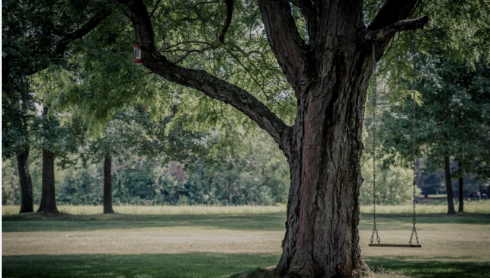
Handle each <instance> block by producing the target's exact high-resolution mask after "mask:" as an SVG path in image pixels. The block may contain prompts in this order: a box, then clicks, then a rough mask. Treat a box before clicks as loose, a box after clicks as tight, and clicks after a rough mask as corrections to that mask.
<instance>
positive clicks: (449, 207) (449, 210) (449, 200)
mask: <svg viewBox="0 0 490 278" xmlns="http://www.w3.org/2000/svg"><path fill="white" fill-rule="evenodd" d="M449 166H450V165H449V157H448V156H446V157H444V170H445V174H446V175H445V177H446V192H447V214H456V211H455V210H454V200H453V185H452V183H451V168H450V167H449Z"/></svg>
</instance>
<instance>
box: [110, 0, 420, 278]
mask: <svg viewBox="0 0 490 278" xmlns="http://www.w3.org/2000/svg"><path fill="white" fill-rule="evenodd" d="M120 2H122V3H124V4H126V6H127V7H128V8H129V10H130V12H131V21H132V23H133V26H134V29H135V31H136V40H137V42H138V44H139V45H142V49H143V58H142V59H143V61H144V66H145V67H146V68H148V69H149V70H150V71H152V72H153V73H155V74H158V75H160V76H162V77H163V78H164V79H166V80H168V81H170V82H174V83H177V84H180V85H183V86H186V87H189V88H193V89H196V90H199V91H201V92H202V93H204V94H205V95H207V96H209V97H210V98H213V99H216V100H219V101H222V102H224V103H226V104H229V105H231V106H233V107H235V108H236V109H238V110H239V111H241V112H242V113H244V114H245V115H247V116H248V117H249V118H250V119H252V120H253V121H255V122H256V123H257V124H258V125H259V126H260V127H261V128H262V129H264V130H265V131H266V132H268V133H269V134H270V135H271V136H272V137H273V138H274V140H275V141H276V143H277V144H278V145H279V147H280V148H281V150H283V152H284V154H285V155H286V157H287V159H288V163H289V167H290V173H291V187H290V193H289V201H288V209H287V222H286V235H285V238H284V240H283V243H282V247H283V254H282V257H281V259H280V262H279V264H278V266H277V268H276V272H277V273H278V274H280V275H283V276H286V275H287V276H295V275H296V276H301V277H334V276H336V277H352V276H360V275H361V271H362V270H363V269H365V268H366V266H365V263H364V260H363V258H362V256H361V250H360V244H359V232H358V222H359V204H358V196H359V187H360V184H361V176H360V164H359V160H360V157H361V154H362V148H363V147H362V136H361V135H362V132H361V130H362V123H363V118H364V103H365V98H366V92H367V87H368V81H369V78H370V76H371V74H372V72H373V64H374V63H375V60H378V59H380V58H381V57H382V56H383V53H384V51H385V48H386V47H387V46H388V44H389V42H390V41H391V39H392V38H393V36H394V35H395V34H396V33H397V32H399V31H404V30H411V29H416V28H422V27H423V26H424V24H426V23H427V22H428V17H426V16H423V17H420V18H416V19H411V20H406V19H407V18H408V17H409V16H410V15H411V14H412V12H413V10H414V8H415V6H416V4H417V2H418V1H416V0H413V1H403V2H402V1H394V0H388V1H386V2H385V3H384V4H383V5H382V7H381V8H380V9H379V11H378V13H377V15H376V16H375V17H374V20H373V21H372V22H371V24H370V25H369V26H368V27H366V26H365V25H364V20H363V2H362V1H338V2H334V1H300V0H297V1H292V4H293V5H294V8H297V9H299V10H300V11H301V15H302V16H303V17H304V20H305V22H306V29H307V34H306V36H304V37H302V36H301V35H300V32H299V31H298V28H297V26H296V22H295V18H294V17H293V14H292V9H293V7H292V5H291V4H290V3H289V2H287V1H282V0H278V1H265V0H264V1H259V2H258V4H259V9H260V13H261V15H262V20H263V23H264V27H265V32H266V34H267V40H268V42H269V45H270V47H271V49H272V52H273V53H274V55H275V57H276V59H277V62H278V64H279V66H280V68H281V69H282V71H283V73H284V75H285V77H286V79H287V81H288V83H289V84H290V85H291V87H292V88H293V90H294V94H295V96H296V99H297V107H296V109H297V116H296V120H295V123H294V125H292V126H288V125H287V124H285V123H284V122H283V121H282V120H281V119H280V118H279V117H278V116H277V115H275V114H274V113H273V112H272V111H271V109H269V108H268V107H267V106H266V105H265V104H264V103H262V102H261V101H259V100H258V99H257V98H256V97H254V96H253V95H252V94H251V93H250V92H247V91H246V90H244V89H242V88H240V87H238V86H236V85H234V84H232V83H230V82H227V81H226V80H223V79H221V78H218V77H216V76H215V75H212V74H210V73H208V72H207V71H205V70H201V69H198V70H195V69H191V68H186V67H183V66H180V65H179V64H178V63H177V62H178V61H177V60H176V59H175V60H174V59H169V57H166V56H164V55H163V54H162V52H160V51H158V50H157V43H158V41H157V38H160V37H162V36H163V37H168V35H171V34H167V36H165V34H161V35H162V36H158V37H157V36H155V32H154V27H153V20H152V17H151V16H150V13H151V14H153V12H152V11H151V10H150V12H148V9H147V7H146V6H145V3H144V2H143V1H140V0H133V1H123V0H121V1H120ZM226 4H227V13H226V18H225V20H224V22H225V23H224V25H223V28H222V30H221V32H220V34H219V36H218V38H217V39H216V41H215V42H214V43H213V44H212V45H210V46H209V47H210V48H211V47H216V46H218V45H220V44H222V43H226V41H225V36H226V32H227V30H228V27H229V26H230V22H232V16H233V10H234V7H233V1H226ZM373 45H374V48H375V49H374V52H375V54H374V56H375V57H373V54H372V53H373V49H372V48H373ZM172 60H173V61H172Z"/></svg>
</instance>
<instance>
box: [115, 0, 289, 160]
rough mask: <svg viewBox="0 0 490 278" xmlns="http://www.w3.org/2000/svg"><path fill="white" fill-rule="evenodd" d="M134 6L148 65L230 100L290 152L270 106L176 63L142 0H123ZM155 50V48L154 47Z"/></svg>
mask: <svg viewBox="0 0 490 278" xmlns="http://www.w3.org/2000/svg"><path fill="white" fill-rule="evenodd" d="M120 2H122V3H124V4H126V5H127V6H128V8H129V9H130V10H131V21H132V22H133V26H134V28H135V30H136V36H137V38H138V40H139V41H140V44H142V45H143V46H144V48H143V49H142V50H143V54H144V55H143V57H142V60H143V61H144V65H145V67H146V68H148V69H149V70H151V71H152V72H153V73H155V74H158V75H160V76H161V77H163V78H165V79H166V80H168V81H170V82H174V83H176V84H179V85H182V86H186V87H189V88H192V89H196V90H198V91H201V92H203V93H204V94H205V95H207V96H209V97H210V98H212V99H216V100H219V101H222V102H224V103H226V104H229V105H231V106H233V107H235V108H236V109H238V110H239V111H241V112H242V113H244V114H245V115H247V116H248V117H249V118H250V119H252V120H253V121H254V122H256V123H257V124H258V125H259V126H260V127H261V128H262V129H264V130H265V131H267V132H268V133H269V134H270V135H271V136H272V138H274V140H275V141H276V142H277V143H278V144H279V146H280V147H281V149H282V150H283V151H284V152H285V153H286V155H289V153H290V143H289V141H290V134H289V133H290V132H291V128H290V127H289V126H287V125H286V124H285V123H284V122H283V121H282V120H281V119H280V118H279V117H277V115H276V114H274V113H273V112H272V111H271V110H270V109H269V108H268V107H267V106H265V105H264V104H263V103H262V102H260V101H259V100H258V99H257V98H255V97H254V96H252V95H251V94H250V93H248V92H247V91H245V90H243V89H242V88H240V87H238V86H236V85H233V84H230V83H228V82H226V81H225V80H222V79H219V78H217V77H215V76H213V75H212V74H210V73H208V72H206V71H204V70H192V69H188V68H184V67H181V66H179V65H177V64H176V63H173V62H171V61H169V60H167V58H166V57H165V56H163V55H162V54H161V53H159V52H158V51H156V50H155V44H154V41H153V38H154V35H153V27H152V25H151V21H150V19H149V15H148V12H147V11H146V7H145V6H144V3H143V1H142V0H120ZM150 50H151V51H150Z"/></svg>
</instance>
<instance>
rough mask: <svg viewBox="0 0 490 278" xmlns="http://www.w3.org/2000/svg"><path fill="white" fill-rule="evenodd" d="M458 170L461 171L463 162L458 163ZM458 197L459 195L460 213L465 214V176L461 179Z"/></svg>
mask: <svg viewBox="0 0 490 278" xmlns="http://www.w3.org/2000/svg"><path fill="white" fill-rule="evenodd" d="M458 168H460V169H461V161H458ZM458 191H459V192H458V193H459V194H458V195H459V206H458V212H463V206H464V191H463V176H461V177H459V187H458Z"/></svg>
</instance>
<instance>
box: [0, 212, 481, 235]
mask: <svg viewBox="0 0 490 278" xmlns="http://www.w3.org/2000/svg"><path fill="white" fill-rule="evenodd" d="M370 217H371V215H362V217H361V220H362V221H361V223H360V229H364V228H366V227H367V226H366V225H370V224H369V221H370ZM411 217H412V216H411V215H389V214H387V215H379V216H378V221H379V222H380V223H381V224H383V225H388V226H389V227H390V230H402V229H406V225H411V223H412V220H411ZM285 220H286V217H285V215H284V213H269V214H251V215H155V214H150V215H145V214H111V215H102V214H100V215H69V214H62V215H61V216H60V217H48V216H46V215H43V214H38V213H26V214H21V215H9V216H3V217H2V224H3V230H2V232H4V233H5V232H7V233H8V232H37V231H63V232H66V231H94V230H111V229H141V228H158V227H198V226H202V227H216V228H222V229H235V230H263V231H284V222H285ZM417 223H418V224H443V223H451V224H479V225H490V215H474V214H463V215H457V216H447V215H445V214H434V215H423V216H418V217H417Z"/></svg>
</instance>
